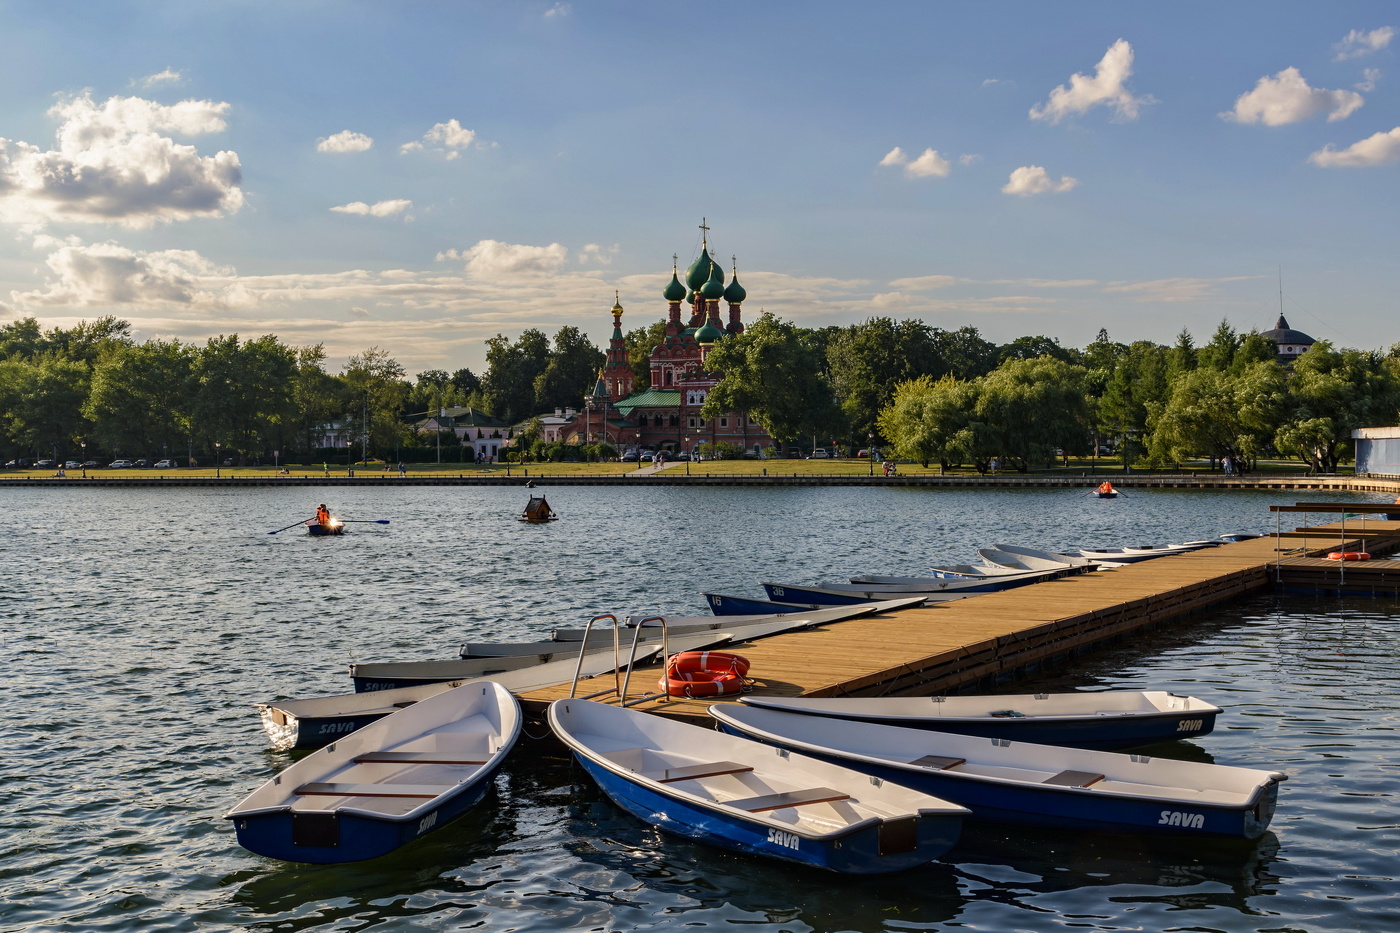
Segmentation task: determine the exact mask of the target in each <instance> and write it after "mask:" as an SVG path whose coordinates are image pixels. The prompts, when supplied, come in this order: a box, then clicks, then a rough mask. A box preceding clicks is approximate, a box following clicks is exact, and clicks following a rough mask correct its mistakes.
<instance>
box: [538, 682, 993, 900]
mask: <svg viewBox="0 0 1400 933" xmlns="http://www.w3.org/2000/svg"><path fill="white" fill-rule="evenodd" d="M549 725H550V728H551V729H552V730H553V731H554V734H555V735H556V736H558V737H559V739H560V740H561V741H563V742H564V744H565V745H567V746H568V747H569V749H570V750H571V751H572V752H573V753H574V756H575V757H576V758H577V759H578V761H579V764H580V765H582V767H583V769H584V770H585V771H587V772H588V775H589V776H590V777H591V778H593V780H595V781H596V782H597V783H598V785H599V787H601V788H602V790H603V792H604V793H605V794H607V795H608V797H610V798H611V799H612V800H613V802H614V803H616V804H617V805H618V806H619V807H621V808H622V809H624V810H626V811H627V812H629V813H631V814H632V815H633V816H636V817H638V818H639V819H642V820H645V821H646V822H648V823H651V824H653V825H655V826H656V827H657V828H658V829H661V830H664V831H666V832H669V833H674V834H676V835H679V836H685V837H688V838H691V839H695V840H697V841H700V842H704V843H708V844H711V845H715V846H719V847H722V848H726V849H730V850H733V851H737V852H744V853H748V854H752V855H762V856H766V857H769V858H776V859H780V860H782V861H788V862H796V863H798V864H802V865H808V866H812V867H816V868H824V869H829V870H831V871H837V872H843V873H848V874H879V873H885V872H892V871H900V870H902V869H905V868H912V867H913V866H915V865H921V864H924V863H926V862H929V861H931V860H933V859H935V858H937V857H938V856H940V855H942V854H943V853H944V852H946V851H947V850H948V849H949V848H951V847H952V845H953V843H954V842H956V841H957V838H958V835H959V833H960V832H961V828H962V827H961V823H962V818H963V816H964V815H965V814H966V813H967V811H966V810H965V809H964V808H963V807H960V806H957V805H955V804H950V803H948V802H947V801H944V800H939V799H938V798H936V797H933V796H930V795H927V794H924V793H921V792H918V791H914V790H909V789H908V788H905V787H901V786H899V785H898V784H894V783H888V782H884V781H872V780H871V779H870V778H868V777H866V776H865V775H863V774H858V773H856V772H854V771H851V770H849V769H847V768H843V767H840V766H837V765H832V764H829V763H827V762H823V761H818V760H816V759H813V758H808V757H805V756H803V755H793V754H790V753H787V752H785V751H780V750H777V749H772V748H766V747H764V746H763V745H760V744H758V743H756V742H750V741H748V740H746V739H741V738H736V737H734V736H729V735H724V734H722V733H719V732H715V731H712V730H710V729H702V728H700V727H698V726H692V725H687V724H685V723H681V722H677V721H675V720H670V719H664V718H662V717H659V716H654V715H651V714H648V713H639V712H636V711H634V710H629V709H622V708H619V707H616V706H607V705H604V704H601V703H594V702H591V701H588V700H557V701H555V702H554V703H553V704H551V705H550V707H549Z"/></svg>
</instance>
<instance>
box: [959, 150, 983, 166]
mask: <svg viewBox="0 0 1400 933" xmlns="http://www.w3.org/2000/svg"><path fill="white" fill-rule="evenodd" d="M981 161H982V157H981V156H980V155H978V154H977V153H975V152H967V153H964V154H962V155H960V156H958V164H959V165H976V164H977V163H978V162H981Z"/></svg>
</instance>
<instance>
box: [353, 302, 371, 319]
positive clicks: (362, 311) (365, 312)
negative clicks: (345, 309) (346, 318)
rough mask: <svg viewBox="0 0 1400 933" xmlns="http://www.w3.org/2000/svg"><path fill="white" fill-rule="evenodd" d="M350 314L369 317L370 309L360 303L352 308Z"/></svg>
mask: <svg viewBox="0 0 1400 933" xmlns="http://www.w3.org/2000/svg"><path fill="white" fill-rule="evenodd" d="M350 316H351V317H357V318H367V317H369V310H368V309H366V308H361V307H360V306H359V305H354V306H353V307H351V308H350Z"/></svg>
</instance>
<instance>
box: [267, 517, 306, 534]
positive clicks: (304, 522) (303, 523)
mask: <svg viewBox="0 0 1400 933" xmlns="http://www.w3.org/2000/svg"><path fill="white" fill-rule="evenodd" d="M307 521H308V520H307V519H303V520H302V521H299V522H292V523H291V524H290V525H288V526H287V528H295V527H296V526H298V525H305V524H306V523H307ZM287 528H278V529H277V531H286V530H287ZM277 531H269V532H268V534H270V535H275V534H277Z"/></svg>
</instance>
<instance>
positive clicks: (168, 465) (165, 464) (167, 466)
mask: <svg viewBox="0 0 1400 933" xmlns="http://www.w3.org/2000/svg"><path fill="white" fill-rule="evenodd" d="M179 465H180V464H178V463H176V462H175V461H174V460H157V461H156V469H157V470H173V469H175V468H176V467H177V466H179Z"/></svg>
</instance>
